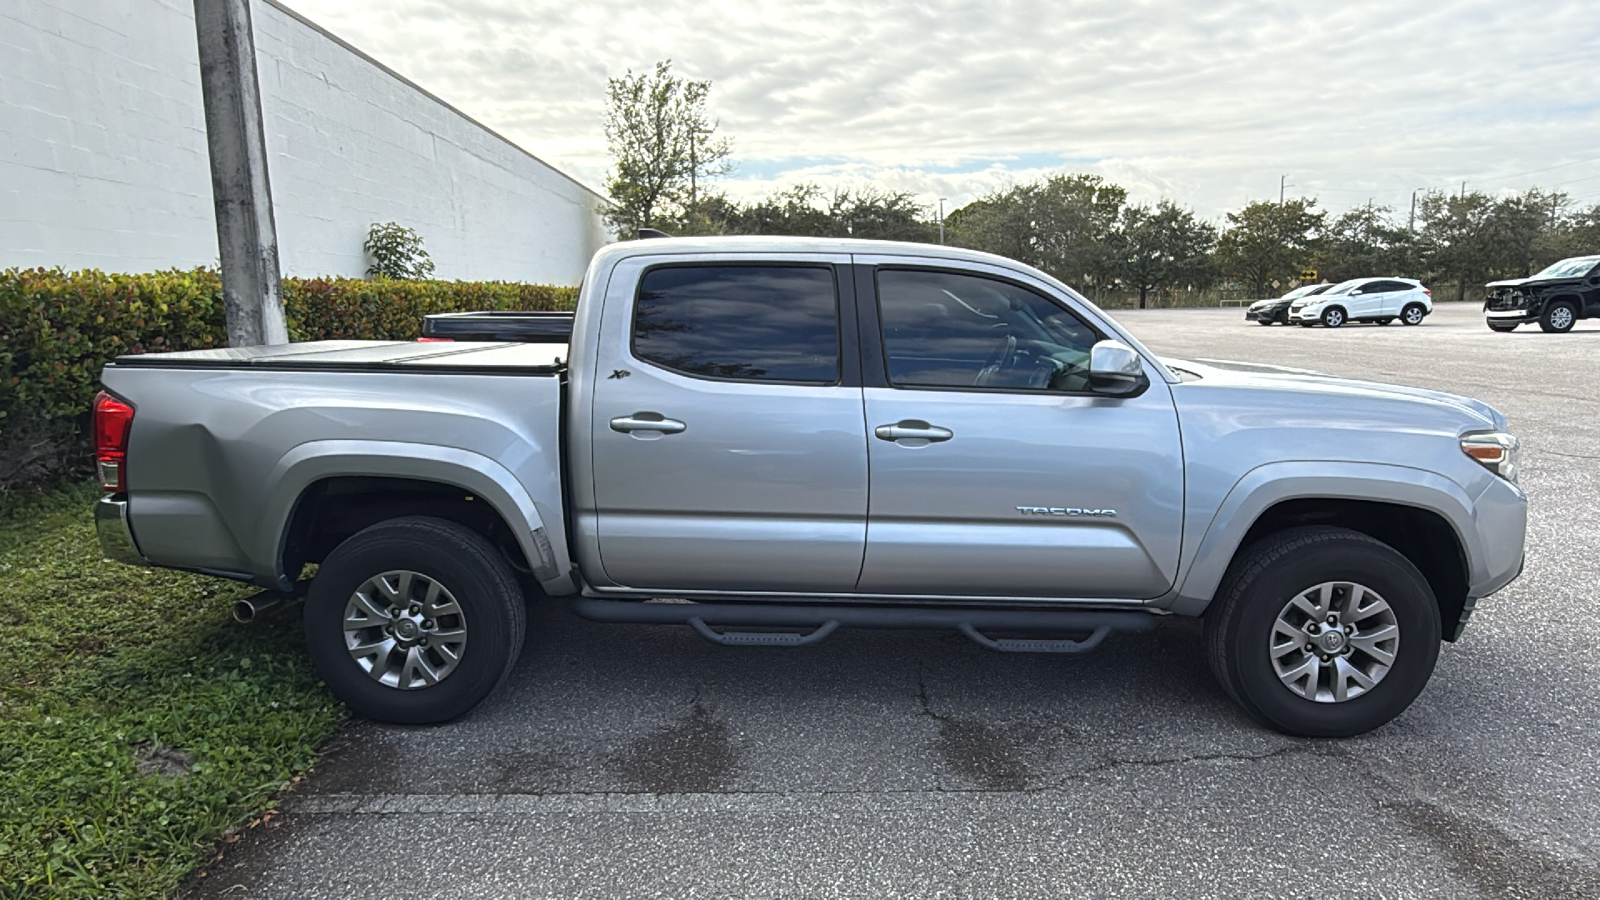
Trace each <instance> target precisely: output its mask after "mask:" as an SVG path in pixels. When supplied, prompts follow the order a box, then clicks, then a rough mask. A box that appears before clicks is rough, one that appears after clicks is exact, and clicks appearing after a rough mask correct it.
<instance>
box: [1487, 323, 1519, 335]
mask: <svg viewBox="0 0 1600 900" xmlns="http://www.w3.org/2000/svg"><path fill="white" fill-rule="evenodd" d="M1520 324H1521V323H1520V322H1512V323H1510V324H1508V325H1501V324H1497V323H1495V322H1490V323H1489V330H1490V331H1498V332H1500V333H1501V334H1505V333H1506V332H1508V331H1516V330H1517V326H1518V325H1520Z"/></svg>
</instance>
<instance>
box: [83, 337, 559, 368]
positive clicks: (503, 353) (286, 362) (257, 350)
mask: <svg viewBox="0 0 1600 900" xmlns="http://www.w3.org/2000/svg"><path fill="white" fill-rule="evenodd" d="M566 356H567V344H565V343H549V344H543V343H541V344H530V343H522V342H513V341H503V342H483V343H476V342H474V343H467V342H461V341H456V342H447V343H431V342H415V341H308V342H306V343H300V344H279V345H276V346H270V347H218V348H216V349H213V350H184V351H179V352H176V353H141V354H135V355H130V356H119V357H117V359H116V361H114V362H113V363H111V365H112V366H113V367H118V368H163V369H166V368H177V369H234V368H240V369H252V370H256V369H275V370H288V371H315V370H324V369H333V370H338V371H366V372H372V371H383V372H396V371H403V372H429V373H436V374H446V375H447V374H476V375H489V374H494V375H553V374H556V373H558V372H560V371H561V370H562V369H563V368H565V366H566Z"/></svg>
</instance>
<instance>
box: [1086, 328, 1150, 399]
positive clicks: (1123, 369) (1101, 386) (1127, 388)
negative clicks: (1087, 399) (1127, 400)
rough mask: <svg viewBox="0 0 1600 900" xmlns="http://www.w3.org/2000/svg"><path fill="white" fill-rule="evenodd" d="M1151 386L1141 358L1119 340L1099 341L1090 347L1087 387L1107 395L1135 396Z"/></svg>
mask: <svg viewBox="0 0 1600 900" xmlns="http://www.w3.org/2000/svg"><path fill="white" fill-rule="evenodd" d="M1148 387H1150V379H1149V378H1147V377H1145V374H1144V359H1143V358H1141V357H1140V356H1139V354H1137V353H1135V352H1133V348H1132V347H1129V346H1128V345H1127V344H1124V343H1123V342H1121V341H1100V342H1099V343H1097V344H1095V345H1094V346H1093V347H1091V348H1090V349H1089V389H1090V390H1092V391H1094V392H1095V393H1097V394H1105V395H1106V396H1108V397H1137V396H1139V395H1140V394H1142V393H1144V392H1145V389H1146V388H1148Z"/></svg>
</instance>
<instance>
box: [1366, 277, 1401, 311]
mask: <svg viewBox="0 0 1600 900" xmlns="http://www.w3.org/2000/svg"><path fill="white" fill-rule="evenodd" d="M1411 287H1412V286H1411V285H1409V284H1406V283H1405V282H1404V281H1379V282H1375V283H1374V284H1373V285H1372V286H1371V287H1369V288H1367V290H1369V291H1373V292H1375V293H1376V294H1377V297H1376V298H1375V299H1376V301H1377V307H1378V308H1377V309H1376V310H1374V311H1373V313H1372V315H1374V316H1381V317H1383V318H1389V317H1391V316H1398V315H1400V307H1402V306H1404V305H1405V302H1406V299H1407V298H1408V297H1409V295H1410V294H1411Z"/></svg>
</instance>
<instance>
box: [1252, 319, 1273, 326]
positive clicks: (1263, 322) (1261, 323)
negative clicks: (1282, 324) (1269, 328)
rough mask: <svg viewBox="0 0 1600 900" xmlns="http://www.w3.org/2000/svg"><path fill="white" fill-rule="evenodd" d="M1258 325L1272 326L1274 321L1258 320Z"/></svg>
mask: <svg viewBox="0 0 1600 900" xmlns="http://www.w3.org/2000/svg"><path fill="white" fill-rule="evenodd" d="M1256 324H1257V325H1271V324H1272V320H1271V319H1257V320H1256Z"/></svg>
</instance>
